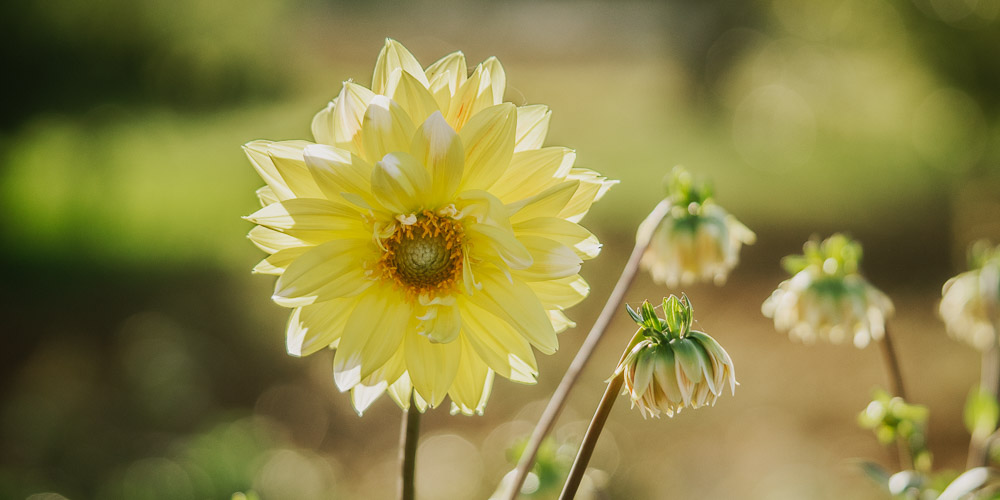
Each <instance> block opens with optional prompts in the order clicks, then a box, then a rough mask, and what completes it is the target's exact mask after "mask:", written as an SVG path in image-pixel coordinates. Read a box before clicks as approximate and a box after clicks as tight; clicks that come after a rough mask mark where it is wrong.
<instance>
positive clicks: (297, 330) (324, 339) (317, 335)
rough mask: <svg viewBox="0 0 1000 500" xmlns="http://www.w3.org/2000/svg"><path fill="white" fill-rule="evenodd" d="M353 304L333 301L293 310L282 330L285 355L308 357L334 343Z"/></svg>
mask: <svg viewBox="0 0 1000 500" xmlns="http://www.w3.org/2000/svg"><path fill="white" fill-rule="evenodd" d="M355 302H357V301H356V300H355V299H353V298H348V299H333V300H330V301H327V302H321V303H319V304H314V305H311V306H305V307H297V308H295V310H294V311H293V312H292V315H291V317H290V318H289V319H288V328H287V329H286V330H285V348H286V349H287V350H288V354H291V355H292V356H299V357H301V356H308V355H310V354H312V353H314V352H317V351H320V350H322V349H324V348H327V347H330V345H331V344H333V343H334V342H337V341H338V340H339V339H340V336H341V335H342V334H343V333H344V326H346V325H347V318H348V317H349V316H350V315H351V310H352V309H353V308H354V304H355Z"/></svg>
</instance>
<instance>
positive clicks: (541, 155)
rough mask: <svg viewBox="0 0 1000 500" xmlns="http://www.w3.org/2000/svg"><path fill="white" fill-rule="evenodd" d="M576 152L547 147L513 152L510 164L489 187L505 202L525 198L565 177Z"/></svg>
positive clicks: (574, 159)
mask: <svg viewBox="0 0 1000 500" xmlns="http://www.w3.org/2000/svg"><path fill="white" fill-rule="evenodd" d="M574 161H576V151H573V150H572V149H568V148H560V147H551V148H543V149H531V150H528V151H518V152H515V153H514V155H513V157H511V161H510V166H509V167H508V168H507V170H506V171H505V172H504V173H503V175H501V176H500V178H499V179H497V182H496V183H495V184H494V185H493V188H492V189H491V190H490V191H491V192H492V193H493V194H495V195H496V196H497V198H500V199H501V200H503V201H504V202H505V203H510V202H514V201H517V200H521V199H524V198H527V197H529V196H532V195H536V194H538V193H541V192H542V191H544V190H546V189H548V188H550V187H552V186H554V185H556V184H558V183H559V182H561V181H563V180H565V179H564V178H565V177H566V175H568V174H569V172H570V169H571V168H572V167H573V162H574Z"/></svg>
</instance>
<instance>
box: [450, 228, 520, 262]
mask: <svg viewBox="0 0 1000 500" xmlns="http://www.w3.org/2000/svg"><path fill="white" fill-rule="evenodd" d="M465 234H466V237H468V238H469V242H470V243H471V244H472V245H473V246H474V247H477V252H480V251H482V248H484V247H485V248H488V249H490V250H492V251H493V252H495V253H496V255H498V256H499V257H500V258H501V259H503V261H504V263H505V264H507V265H508V266H510V268H511V269H525V268H528V267H529V266H531V265H532V263H533V259H532V255H531V252H530V251H529V250H528V248H527V247H526V246H525V245H524V243H523V242H521V241H519V240H518V238H517V237H516V236H515V235H514V233H513V232H512V231H510V230H504V229H501V228H499V227H496V226H491V225H489V224H477V223H471V224H467V225H466V226H465Z"/></svg>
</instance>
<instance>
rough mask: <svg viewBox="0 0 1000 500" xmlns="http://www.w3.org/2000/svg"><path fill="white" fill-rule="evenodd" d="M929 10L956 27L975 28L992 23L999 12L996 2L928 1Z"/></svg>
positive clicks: (968, 0)
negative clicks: (987, 22) (985, 22)
mask: <svg viewBox="0 0 1000 500" xmlns="http://www.w3.org/2000/svg"><path fill="white" fill-rule="evenodd" d="M930 5H931V8H932V9H933V10H934V13H935V14H936V15H937V17H938V18H939V19H941V20H942V21H944V22H946V23H948V24H951V25H954V26H957V27H975V26H976V25H980V24H983V23H982V21H993V20H995V19H996V18H997V14H998V12H1000V2H997V1H996V0H930Z"/></svg>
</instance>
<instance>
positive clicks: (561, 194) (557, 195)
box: [507, 180, 580, 223]
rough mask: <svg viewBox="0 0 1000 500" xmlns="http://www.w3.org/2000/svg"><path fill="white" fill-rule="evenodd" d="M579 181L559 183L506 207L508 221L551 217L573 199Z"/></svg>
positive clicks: (516, 221) (514, 221)
mask: <svg viewBox="0 0 1000 500" xmlns="http://www.w3.org/2000/svg"><path fill="white" fill-rule="evenodd" d="M579 186H580V181H578V180H572V181H566V182H560V183H559V184H556V185H555V186H552V187H550V188H548V189H546V190H545V191H542V192H541V193H538V194H536V195H534V196H531V197H529V198H525V199H523V200H520V201H516V202H514V203H510V204H508V205H507V210H508V213H509V214H510V221H511V222H513V223H518V222H522V221H526V220H528V219H534V218H535V217H552V216H553V215H554V214H557V213H559V212H560V211H561V210H562V209H563V208H564V207H566V204H567V203H569V200H570V199H571V198H572V197H573V193H575V192H576V190H577V188H578V187H579Z"/></svg>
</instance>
